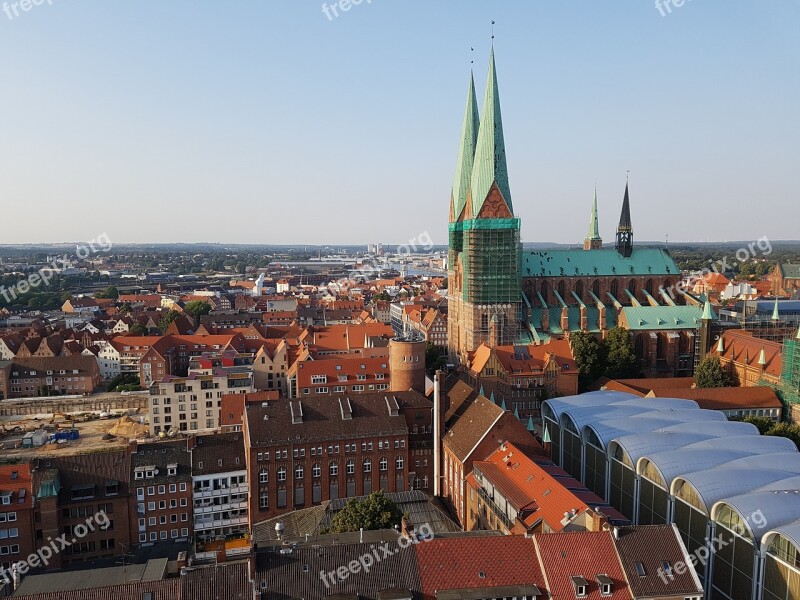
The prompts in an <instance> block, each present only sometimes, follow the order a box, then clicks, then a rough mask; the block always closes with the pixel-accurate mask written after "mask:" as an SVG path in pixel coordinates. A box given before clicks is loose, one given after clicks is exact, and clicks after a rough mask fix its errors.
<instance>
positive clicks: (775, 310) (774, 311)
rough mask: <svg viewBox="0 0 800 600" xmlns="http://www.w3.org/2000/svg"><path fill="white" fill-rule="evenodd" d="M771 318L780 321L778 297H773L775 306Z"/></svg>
mask: <svg viewBox="0 0 800 600" xmlns="http://www.w3.org/2000/svg"><path fill="white" fill-rule="evenodd" d="M772 320H773V321H780V320H781V315H780V313H779V312H778V299H777V298H775V307H774V308H773V309H772Z"/></svg>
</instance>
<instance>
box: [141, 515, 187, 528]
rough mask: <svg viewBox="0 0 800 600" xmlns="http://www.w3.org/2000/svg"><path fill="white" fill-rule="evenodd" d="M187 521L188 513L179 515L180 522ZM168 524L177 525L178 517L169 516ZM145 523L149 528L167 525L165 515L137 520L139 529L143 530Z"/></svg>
mask: <svg viewBox="0 0 800 600" xmlns="http://www.w3.org/2000/svg"><path fill="white" fill-rule="evenodd" d="M187 521H189V513H181V522H183V523H186V522H187ZM169 522H170V523H177V522H178V515H177V514H175V513H172V514H171V515H169ZM145 523H148V524H149V525H150V527H154V526H155V525H166V524H167V515H161V516H160V517H148V518H147V520H146V521H145V519H144V518H139V529H140V530H141V529H144V527H145Z"/></svg>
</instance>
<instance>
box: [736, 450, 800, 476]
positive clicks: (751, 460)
mask: <svg viewBox="0 0 800 600" xmlns="http://www.w3.org/2000/svg"><path fill="white" fill-rule="evenodd" d="M722 466H723V467H724V468H726V469H727V468H734V467H756V468H760V469H775V470H778V471H786V472H787V473H800V452H797V451H794V452H791V451H790V452H771V453H769V454H753V455H752V456H744V457H742V458H737V459H736V460H734V461H731V462H729V463H725V464H724V465H722Z"/></svg>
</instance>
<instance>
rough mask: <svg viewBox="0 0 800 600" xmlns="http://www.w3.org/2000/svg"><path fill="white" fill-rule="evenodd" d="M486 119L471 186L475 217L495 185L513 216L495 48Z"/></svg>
mask: <svg viewBox="0 0 800 600" xmlns="http://www.w3.org/2000/svg"><path fill="white" fill-rule="evenodd" d="M482 115H483V118H481V126H480V129H479V130H478V145H477V149H476V151H475V164H474V165H473V167H472V181H471V184H470V192H471V194H472V214H473V215H477V214H478V213H479V212H480V210H481V206H483V202H484V201H485V200H486V196H487V195H488V194H489V190H490V189H491V187H492V184H495V183H496V184H497V188H498V189H499V190H500V193H501V194H502V195H503V199H504V200H505V201H506V204H507V205H508V208H509V210H511V211H512V212H513V211H514V209H513V207H512V206H511V189H510V188H509V186H508V168H507V166H506V144H505V141H504V140H503V120H502V117H501V115H500V95H499V92H498V90H497V73H496V72H495V67H494V48H492V54H491V56H490V57H489V76H488V78H487V80H486V93H485V94H484V96H483V111H482Z"/></svg>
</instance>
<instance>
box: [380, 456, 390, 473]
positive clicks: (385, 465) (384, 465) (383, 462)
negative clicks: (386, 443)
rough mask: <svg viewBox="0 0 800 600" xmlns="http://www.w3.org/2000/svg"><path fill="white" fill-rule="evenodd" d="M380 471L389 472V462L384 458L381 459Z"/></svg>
mask: <svg viewBox="0 0 800 600" xmlns="http://www.w3.org/2000/svg"><path fill="white" fill-rule="evenodd" d="M380 469H381V471H388V470H389V461H388V459H387V458H386V457H385V456H384V457H382V458H381V461H380Z"/></svg>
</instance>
